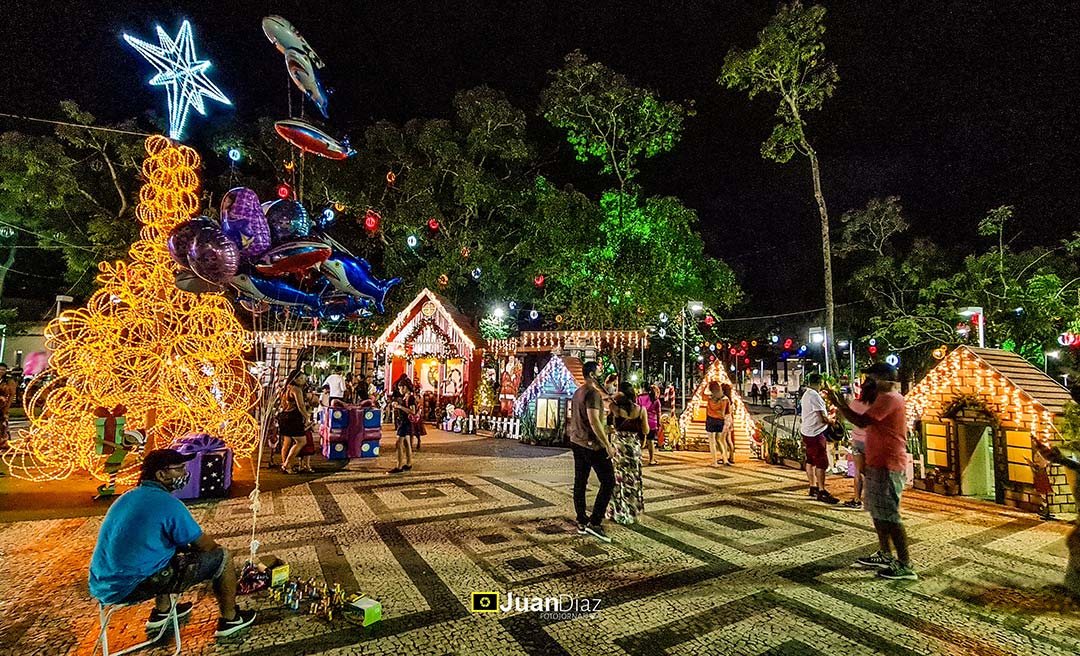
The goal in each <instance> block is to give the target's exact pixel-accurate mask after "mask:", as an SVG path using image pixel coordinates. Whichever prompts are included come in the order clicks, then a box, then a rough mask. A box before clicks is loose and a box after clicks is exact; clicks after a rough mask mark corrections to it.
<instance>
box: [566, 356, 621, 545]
mask: <svg viewBox="0 0 1080 656" xmlns="http://www.w3.org/2000/svg"><path fill="white" fill-rule="evenodd" d="M597 366H598V365H597V364H596V363H595V362H586V363H585V364H584V365H583V366H582V368H581V371H582V373H583V374H584V376H585V384H584V385H582V386H581V387H580V388H578V391H577V392H575V393H574V398H573V400H572V401H571V402H570V422H569V425H568V427H567V431H568V432H569V434H570V448H571V449H573V451H574V510H575V512H576V513H577V522H578V534H579V535H585V534H586V533H588V534H590V535H593V536H596V537H597V538H598V539H600V540H602V541H604V542H611V538H610V537H608V536H607V534H606V533H604V529H603V528H602V527H601V526H600V522H602V521H603V519H604V513H605V511H606V510H607V505H608V502H609V501H611V492H612V490H613V489H614V487H615V468H614V466H613V465H612V460H613V459H614V458H615V455H616V453H615V447H614V446H612V444H611V442H610V441H609V440H608V433H607V431H608V428H607V425H606V423H605V422H604V417H603V411H604V405H603V403H604V402H603V398H602V397H601V393H600V387H599V385H598V384H597V380H596V369H597ZM591 471H595V472H596V477H597V478H598V479H600V490H599V491H598V492H597V493H596V501H595V502H594V503H593V511H592V516H591V517H589V516H588V515H586V514H585V488H586V487H587V486H588V483H589V473H590V472H591Z"/></svg>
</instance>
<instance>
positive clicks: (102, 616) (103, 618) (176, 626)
mask: <svg viewBox="0 0 1080 656" xmlns="http://www.w3.org/2000/svg"><path fill="white" fill-rule="evenodd" d="M179 598H180V595H176V594H173V595H169V616H168V617H167V618H166V620H165V624H162V625H161V630H160V631H158V633H157V635H156V636H154V637H153V638H149V639H147V640H146V641H145V642H140V643H139V644H137V645H133V646H131V647H128V648H127V649H124V650H122V651H114V652H110V651H109V620H111V619H112V616H113V613H115V612H116V611H117V610H119V609H121V608H124V607H126V606H134V605H135V603H142V602H135V603H131V604H106V603H103V602H100V601H99V602H98V621H99V622H100V626H101V631H100V632H99V633H98V639H97V642H95V643H94V651H92V652H90V653H91V656H92V655H93V654H94V653H95V652H97V646H98V643H101V656H121V655H122V654H130V653H131V652H133V651H135V650H136V649H142V648H143V647H147V646H149V645H152V644H154V643H155V642H157V641H158V640H161V637H162V636H164V635H165V630H166V629H168V628H169V626H170V625H172V629H173V636H175V638H176V650H175V651H174V652H173V656H177V654H179V653H180V618H179V617H177V615H176V602H177V600H179Z"/></svg>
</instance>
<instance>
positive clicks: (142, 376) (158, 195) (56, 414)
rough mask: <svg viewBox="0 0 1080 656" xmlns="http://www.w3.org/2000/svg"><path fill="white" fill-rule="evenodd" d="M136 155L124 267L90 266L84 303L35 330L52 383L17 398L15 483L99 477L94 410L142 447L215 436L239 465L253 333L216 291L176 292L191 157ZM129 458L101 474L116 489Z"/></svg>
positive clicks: (188, 153)
mask: <svg viewBox="0 0 1080 656" xmlns="http://www.w3.org/2000/svg"><path fill="white" fill-rule="evenodd" d="M146 152H147V158H146V160H145V161H144V163H143V168H142V173H143V178H144V180H145V183H144V184H143V187H142V189H141V191H140V193H139V206H138V208H137V210H136V216H137V218H138V220H139V222H140V223H141V224H142V231H141V233H140V239H139V240H138V241H137V242H135V244H133V245H132V247H131V249H130V250H129V259H130V261H129V262H113V263H108V262H103V263H101V264H100V265H99V269H100V271H101V273H100V274H99V275H98V277H97V280H98V282H99V283H100V284H101V289H99V290H98V291H97V292H96V293H95V294H94V295H93V296H92V297H91V298H90V300H89V302H87V304H86V307H85V308H82V309H78V310H71V311H67V312H64V313H63V314H62V315H61V316H60V317H59V318H57V319H56V320H54V321H52V322H51V323H50V324H49V325H48V327H47V328H46V329H45V339H46V347H47V348H48V349H49V350H50V351H52V355H51V357H50V358H49V366H50V370H51V373H52V374H53V375H55V376H56V378H54V379H53V380H52V381H51V382H49V383H47V384H45V385H44V386H41V387H40V388H39V389H38V390H37V391H36V392H34V393H32V394H30V395H28V399H27V401H26V407H27V415H28V417H29V419H30V428H29V429H28V430H24V431H22V432H21V433H20V435H18V436H17V438H16V439H13V440H12V441H11V450H10V451H9V452H8V453H7V454H5V456H4V460H5V461H6V462H7V463H8V465H9V466H10V468H11V473H12V474H13V475H15V476H17V477H19V478H28V479H33V480H48V479H59V478H66V477H67V476H69V475H71V474H72V473H74V472H76V471H79V470H84V471H88V472H90V473H91V474H92V475H94V476H95V477H97V478H99V479H101V480H106V479H107V478H108V477H109V472H106V471H105V462H106V455H107V454H108V452H109V451H110V449H109V448H106V449H102V447H101V439H100V437H99V431H98V428H97V426H96V425H95V420H97V419H98V417H101V416H102V414H103V411H105V413H106V414H107V413H109V412H112V413H114V414H120V413H116V412H115V411H116V409H117V408H118V407H119V408H120V409H121V411H122V414H123V416H124V417H125V419H126V424H125V428H127V429H135V430H139V431H142V432H144V433H145V435H146V446H145V448H146V449H151V448H160V447H164V446H167V445H168V444H169V443H170V442H171V441H172V440H173V439H175V438H177V437H182V436H184V435H185V434H187V433H191V432H197V433H209V434H210V435H214V436H218V437H221V438H222V439H223V440H224V441H225V442H226V443H227V444H228V445H229V446H231V447H232V448H233V449H234V451H235V454H236V456H237V457H241V458H243V457H248V456H250V455H251V453H252V451H253V450H254V449H255V447H256V446H257V443H258V434H259V432H258V427H257V424H256V422H255V419H254V418H253V417H252V415H251V412H250V411H251V409H252V408H253V406H254V405H255V403H256V400H257V394H258V392H257V386H256V381H255V379H254V377H253V376H252V375H251V374H250V373H249V371H248V365H247V364H246V363H245V361H244V358H243V355H244V353H245V352H246V351H249V350H250V348H251V344H252V335H251V334H250V333H249V332H248V331H246V330H245V329H244V327H243V326H242V325H241V324H240V322H239V321H238V320H237V318H236V316H235V314H234V311H233V308H232V305H231V304H230V303H229V301H228V300H227V299H226V298H224V297H223V296H221V295H219V294H203V295H195V294H190V293H187V292H184V291H181V290H179V289H177V288H176V285H175V282H174V275H173V274H174V271H176V269H177V265H176V264H174V263H173V261H172V259H171V258H170V257H169V251H168V246H167V243H166V242H167V238H168V235H169V231H170V230H171V229H172V228H173V227H175V226H176V225H178V224H180V223H182V222H184V221H188V220H190V219H192V218H193V217H195V215H196V214H197V212H198V207H199V197H198V193H197V192H198V187H199V175H198V167H199V164H200V161H199V156H198V154H197V153H196V152H195V151H194V150H192V149H191V148H188V147H186V146H181V145H178V144H174V143H173V142H170V141H169V140H168V139H166V138H165V137H150V138H149V139H147V141H146ZM106 441H108V440H106ZM103 451H104V453H103ZM139 451H140V449H138V448H132V449H131V452H132V453H131V454H129V455H128V456H127V457H125V458H123V459H122V460H123V463H122V465H121V466H120V469H119V471H118V472H112V473H113V474H114V475H115V476H117V477H118V479H119V480H120V481H121V482H123V481H130V480H131V479H133V478H134V477H135V476H136V474H137V472H138V468H139V464H140V462H141V459H140V457H139V453H138V452H139ZM114 462H115V461H114ZM114 468H115V467H114Z"/></svg>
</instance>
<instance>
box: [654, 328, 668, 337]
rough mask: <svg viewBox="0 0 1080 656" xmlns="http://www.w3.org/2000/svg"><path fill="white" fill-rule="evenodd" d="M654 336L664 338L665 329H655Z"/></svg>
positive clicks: (665, 335)
mask: <svg viewBox="0 0 1080 656" xmlns="http://www.w3.org/2000/svg"><path fill="white" fill-rule="evenodd" d="M656 336H657V337H659V338H660V339H664V338H665V337H667V330H665V329H664V328H663V327H661V328H660V329H659V330H657V331H656Z"/></svg>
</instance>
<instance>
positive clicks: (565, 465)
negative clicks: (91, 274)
mask: <svg viewBox="0 0 1080 656" xmlns="http://www.w3.org/2000/svg"><path fill="white" fill-rule="evenodd" d="M384 446H386V447H387V448H386V456H384V457H382V458H379V459H377V460H376V461H374V462H370V461H362V462H361V464H360V467H361V468H360V469H356V470H352V469H346V470H342V471H338V472H335V473H332V474H328V475H326V476H322V477H320V478H318V479H315V480H309V481H306V482H298V483H297V484H296V485H293V486H291V487H287V488H285V489H282V490H278V491H275V492H272V493H264V497H263V507H262V511H261V513H260V520H259V534H258V538H259V540H260V542H261V544H262V546H261V547H260V554H274V555H277V556H279V557H281V558H283V559H285V560H286V561H288V562H289V563H290V564H291V566H292V570H293V574H294V575H298V576H300V577H302V578H305V579H306V578H308V577H310V576H321V577H323V578H324V579H325V580H326V581H327V582H329V583H331V584H332V583H334V582H339V583H341V584H342V586H343V587H344V588H345V589H346V590H347V591H349V592H354V591H360V592H363V593H364V594H365V595H367V596H370V597H373V598H375V599H377V600H379V601H380V602H381V603H382V605H383V620H382V622H381V623H378V624H376V625H374V626H372V627H368V628H366V629H365V628H360V627H356V626H353V625H351V624H347V623H345V622H342V621H339V620H337V619H335V620H334V621H333V622H328V621H326V620H325V619H322V618H317V617H313V616H308V615H299V614H296V613H294V612H292V611H289V610H286V609H284V608H281V607H277V606H275V605H274V603H273V602H272V600H270V599H269V598H268V597H267V596H266V595H265V594H257V595H254V596H249V597H242V598H241V605H242V606H243V607H245V608H255V609H257V610H258V611H259V617H258V620H257V621H256V624H255V626H254V627H253V628H252V630H251V631H250V633H248V634H247V635H242V636H241V637H239V638H234V639H231V640H220V641H216V640H215V639H214V638H213V631H214V628H215V621H216V617H217V608H216V605H215V604H214V603H213V597H212V595H211V593H210V590H209V589H208V588H207V587H205V586H203V587H198V588H195V589H193V590H191V591H189V592H188V593H186V594H185V597H184V599H186V600H190V601H195V602H196V603H195V610H194V612H193V614H192V615H191V617H190V618H189V619H188V621H187V622H186V624H185V625H184V626H183V627H181V631H182V637H183V641H184V653H187V654H241V653H242V654H256V655H259V656H271V655H278V654H281V655H286V654H287V655H293V654H332V655H346V654H394V655H399V654H499V655H501V654H583V655H584V654H587V655H598V654H770V655H781V654H991V655H1001V656H1005V655H1013V654H1076V653H1080V609H1078V607H1077V606H1076V605H1075V604H1073V603H1072V602H1069V601H1066V600H1064V599H1063V597H1062V596H1061V595H1060V594H1059V592H1058V591H1057V590H1055V588H1054V587H1053V586H1054V585H1055V584H1056V583H1058V582H1060V580H1061V576H1062V572H1063V570H1064V566H1065V556H1066V551H1065V546H1064V537H1065V535H1066V533H1067V532H1068V530H1069V526H1068V525H1067V524H1066V523H1064V522H1042V521H1040V520H1038V519H1037V518H1036V517H1035V516H1033V515H1030V514H1023V513H1017V512H1014V511H1011V510H1008V509H1006V508H1004V507H1001V506H995V505H991V504H985V503H980V502H974V501H968V500H964V499H958V498H945V497H941V496H936V495H931V494H926V493H920V492H914V491H911V490H908V491H907V492H906V493H905V495H904V503H903V514H904V518H905V522H906V524H907V527H908V533H909V536H910V538H911V542H912V544H911V550H912V558H913V561H914V563H915V565H916V569H917V571H918V573H919V576H920V579H919V580H918V581H914V582H890V581H885V580H881V579H877V578H875V577H874V576H873V574H872V572H870V571H867V570H861V569H857V568H853V567H852V561H853V560H854V558H856V557H857V556H861V555H864V554H868V553H870V552H872V551H874V550H875V549H876V544H877V543H876V538H875V537H874V533H873V531H872V529H871V527H870V521H869V517H868V516H867V515H866V514H865V513H861V512H858V511H845V510H841V509H838V508H836V507H826V506H825V505H823V504H820V503H817V502H814V501H811V500H810V499H808V498H807V497H806V496H805V494H806V492H805V488H806V482H805V478H804V475H803V474H802V473H801V472H798V471H794V470H790V469H783V468H779V467H770V466H767V465H764V464H762V463H760V462H748V461H747V458H746V455H747V454H745V453H744V454H742V457H740V458H739V460H740V462H739V464H738V465H736V466H734V467H724V468H720V469H715V468H712V467H708V466H706V464H705V461H706V459H707V455H706V454H698V453H687V452H675V453H661V454H659V457H660V460H661V464H660V465H659V466H655V467H646V468H644V474H645V505H646V510H645V513H644V515H643V516H641V517H640V522H639V523H638V524H636V525H633V526H630V527H623V526H617V525H614V524H611V523H610V522H608V523H607V524H606V526H607V527H608V532H609V534H610V535H611V536H612V537H613V538H614V542H613V543H611V544H602V543H600V542H598V541H596V540H594V539H593V538H591V537H589V536H578V535H577V534H576V530H575V529H576V527H575V525H574V524H573V522H572V521H571V520H572V519H573V511H572V503H571V485H572V470H573V464H572V456H571V455H570V454H569V453H568V452H567V451H564V450H560V449H546V448H541V447H530V446H526V445H520V444H518V443H516V442H511V441H507V440H495V439H490V438H487V439H485V438H477V437H476V436H461V435H444V434H441V433H439V432H438V431H430V434H429V436H428V437H427V438H425V442H424V447H423V450H422V451H420V452H419V453H418V454H417V457H416V459H415V461H414V467H415V468H414V470H413V471H412V472H411V473H410V474H406V475H403V476H400V477H398V476H395V477H390V476H388V475H387V474H386V473H385V470H386V468H388V467H389V466H391V463H390V462H389V458H388V457H387V456H389V455H391V449H390V448H389V447H391V446H392V441H390V438H389V436H387V438H385V439H384ZM591 483H592V485H591V489H590V493H591V492H593V491H595V479H593V481H591ZM829 486H830V489H832V491H833V492H834V493H836V494H837V496H840V497H841V498H849V497H850V494H851V483H850V481H847V480H844V479H832V478H830V483H829ZM590 500H591V496H590ZM191 509H192V512H193V514H194V515H195V518H196V520H197V521H198V522H199V523H200V524H201V525H202V526H203V528H204V529H205V530H206V531H207V533H209V534H210V535H212V536H213V537H215V539H217V540H218V541H219V542H220V543H222V544H223V545H225V546H226V547H228V548H230V549H232V550H233V553H234V554H235V555H236V556H238V557H239V558H240V559H242V558H243V557H244V554H246V553H247V547H248V540H249V537H250V534H249V530H250V514H249V510H248V508H247V500H246V499H229V500H224V501H218V502H206V503H198V504H193V505H192V506H191ZM100 525H101V517H91V518H77V519H58V520H45V521H23V522H14V523H8V524H0V553H2V554H3V561H2V566H0V573H2V576H0V653H4V654H86V653H89V652H90V650H91V648H92V647H93V644H94V640H95V637H96V626H97V612H96V606H95V604H94V602H93V601H92V600H91V598H90V597H89V594H88V592H87V587H86V585H87V584H86V581H87V568H88V565H89V558H90V554H91V551H92V549H93V544H94V540H95V539H96V536H97V531H98V528H99V527H100ZM474 591H498V592H500V593H501V594H503V595H505V594H506V593H509V592H512V593H513V594H514V595H518V596H539V597H550V596H557V595H560V594H572V595H574V596H575V597H578V598H595V599H599V600H600V604H601V605H600V609H599V612H598V613H596V614H594V615H586V616H580V617H570V618H564V617H560V616H548V615H544V614H542V613H536V612H516V611H511V612H506V613H502V612H500V613H472V612H470V598H471V593H472V592H474ZM147 609H148V606H147V605H143V606H139V607H135V608H126V609H122V610H121V611H119V612H118V613H117V615H116V616H115V617H114V619H113V621H112V622H111V623H110V643H111V644H112V645H114V646H122V645H124V644H132V643H133V642H135V641H136V640H137V639H140V638H142V637H143V636H144V635H145V632H144V631H143V629H142V623H143V622H144V621H145V615H146V613H147V612H148V611H147ZM140 653H144V654H165V653H171V650H170V648H168V644H167V643H165V646H163V647H158V648H155V649H148V650H144V651H142V652H140Z"/></svg>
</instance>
